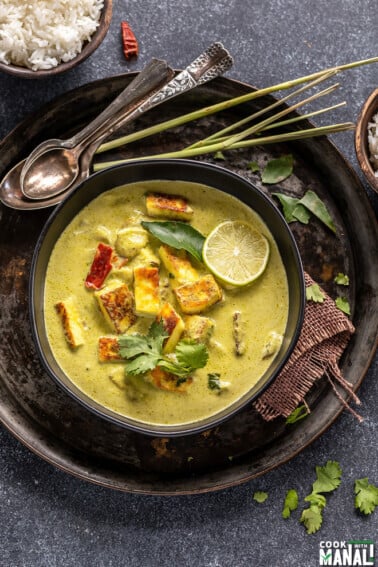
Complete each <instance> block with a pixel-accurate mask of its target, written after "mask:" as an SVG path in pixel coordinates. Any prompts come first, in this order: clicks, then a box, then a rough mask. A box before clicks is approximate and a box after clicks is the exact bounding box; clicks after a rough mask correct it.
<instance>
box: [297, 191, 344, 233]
mask: <svg viewBox="0 0 378 567" xmlns="http://www.w3.org/2000/svg"><path fill="white" fill-rule="evenodd" d="M299 203H300V204H301V205H303V206H304V207H306V209H308V210H309V211H311V212H312V214H313V215H314V216H315V217H317V218H318V219H319V220H320V221H321V222H322V223H323V224H325V225H326V226H328V228H329V229H331V230H332V232H335V233H336V227H335V225H334V222H333V220H332V217H331V215H330V214H329V212H328V210H327V207H326V206H325V204H324V203H323V201H322V200H321V199H320V198H319V197H318V196H317V194H316V193H314V191H306V193H305V194H304V196H303V197H302V199H300V200H299Z"/></svg>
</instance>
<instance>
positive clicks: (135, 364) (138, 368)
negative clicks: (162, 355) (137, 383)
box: [126, 354, 159, 376]
mask: <svg viewBox="0 0 378 567" xmlns="http://www.w3.org/2000/svg"><path fill="white" fill-rule="evenodd" d="M158 362H159V356H156V355H155V356H154V355H153V354H142V355H140V356H137V357H136V358H134V359H133V360H130V361H126V373H127V374H130V375H131V376H136V375H137V374H146V372H149V371H150V370H153V369H154V368H155V367H156V366H157V364H158Z"/></svg>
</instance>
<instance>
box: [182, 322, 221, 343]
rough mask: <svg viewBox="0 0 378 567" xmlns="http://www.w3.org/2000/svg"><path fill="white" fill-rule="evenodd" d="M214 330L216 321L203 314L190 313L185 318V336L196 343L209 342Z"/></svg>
mask: <svg viewBox="0 0 378 567" xmlns="http://www.w3.org/2000/svg"><path fill="white" fill-rule="evenodd" d="M213 330H214V321H212V320H211V319H209V318H208V317H202V316H201V315H189V316H188V317H186V319H185V333H184V337H185V338H187V339H192V340H193V341H196V343H204V344H205V343H207V342H208V340H209V339H210V337H211V335H212V333H213Z"/></svg>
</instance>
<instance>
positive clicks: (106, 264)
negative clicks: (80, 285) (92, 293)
mask: <svg viewBox="0 0 378 567" xmlns="http://www.w3.org/2000/svg"><path fill="white" fill-rule="evenodd" d="M112 255H113V248H112V247H111V246H107V245H106V244H102V242H100V244H99V245H98V246H97V250H96V252H95V256H94V258H93V262H92V266H91V269H90V270H89V274H88V275H87V277H86V280H85V287H87V288H89V289H90V288H92V289H100V287H101V286H102V284H103V283H104V281H105V278H106V276H107V275H108V273H109V272H110V270H111V269H112V263H111V259H112Z"/></svg>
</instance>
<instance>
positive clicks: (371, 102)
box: [354, 89, 378, 192]
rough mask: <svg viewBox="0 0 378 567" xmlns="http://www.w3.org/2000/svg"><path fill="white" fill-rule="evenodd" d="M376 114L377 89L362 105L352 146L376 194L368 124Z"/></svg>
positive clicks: (377, 189)
mask: <svg viewBox="0 0 378 567" xmlns="http://www.w3.org/2000/svg"><path fill="white" fill-rule="evenodd" d="M377 112H378V89H375V90H374V91H373V92H372V93H371V95H370V96H369V97H368V99H367V100H366V102H365V103H364V105H363V107H362V109H361V112H360V115H359V117H358V119H357V124H356V131H355V137H354V145H355V148H356V154H357V159H358V161H359V164H360V167H361V169H362V171H363V173H364V175H365V177H366V179H367V181H368V183H369V184H370V186H371V187H372V188H373V189H374V191H377V192H378V177H376V176H375V175H374V169H373V165H372V163H371V161H370V159H369V157H370V152H369V146H368V123H369V122H370V121H371V120H372V117H373V116H374V114H377Z"/></svg>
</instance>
